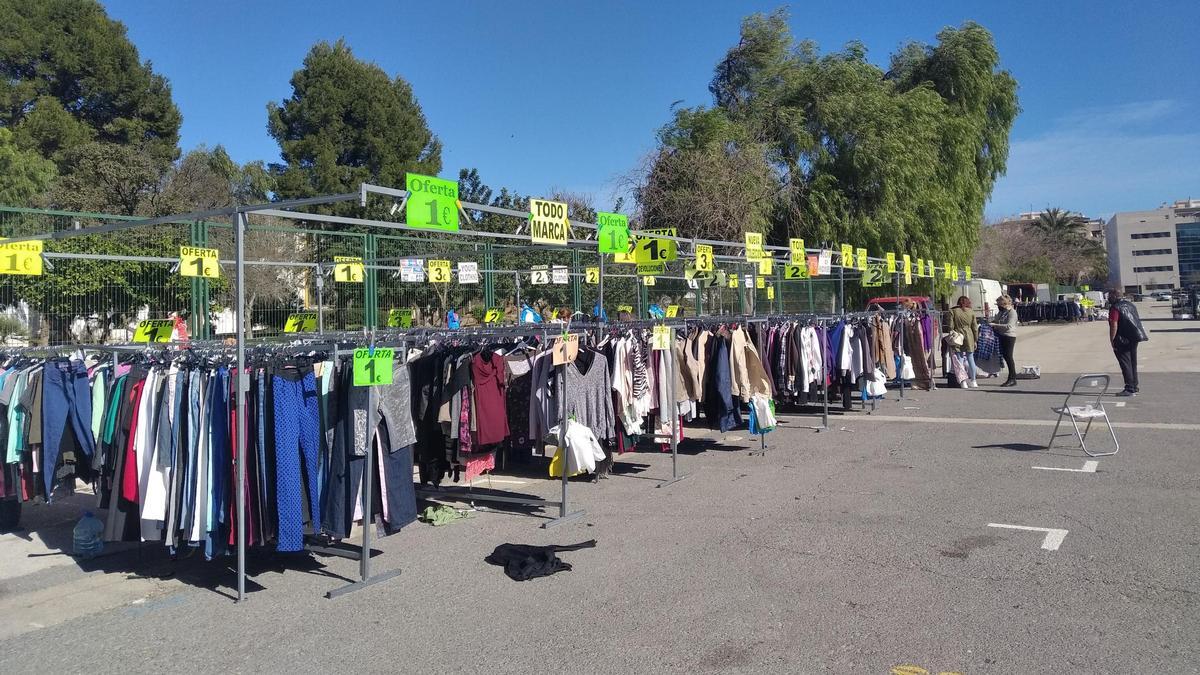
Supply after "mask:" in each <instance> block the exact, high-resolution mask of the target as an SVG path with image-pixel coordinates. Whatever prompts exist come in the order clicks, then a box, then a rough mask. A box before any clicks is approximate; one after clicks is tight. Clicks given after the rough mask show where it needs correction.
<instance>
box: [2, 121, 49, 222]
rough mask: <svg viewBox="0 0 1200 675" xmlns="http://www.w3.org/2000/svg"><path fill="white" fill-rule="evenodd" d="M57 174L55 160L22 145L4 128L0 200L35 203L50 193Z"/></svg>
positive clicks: (22, 203)
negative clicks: (23, 148)
mask: <svg viewBox="0 0 1200 675" xmlns="http://www.w3.org/2000/svg"><path fill="white" fill-rule="evenodd" d="M54 176H55V170H54V163H53V162H51V161H50V160H48V159H43V158H42V157H41V156H39V155H38V154H37V153H36V152H33V151H30V150H22V149H20V148H19V147H17V145H16V143H14V142H13V134H12V132H11V131H9V130H8V129H3V128H0V204H11V205H17V206H27V205H30V204H32V203H33V202H34V201H35V200H38V199H40V198H41V197H42V196H43V195H44V194H45V193H46V191H47V190H48V189H49V187H50V183H51V181H53V180H54Z"/></svg>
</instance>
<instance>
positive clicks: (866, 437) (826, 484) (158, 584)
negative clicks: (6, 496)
mask: <svg viewBox="0 0 1200 675" xmlns="http://www.w3.org/2000/svg"><path fill="white" fill-rule="evenodd" d="M1070 379H1071V378H1070V377H1069V376H1057V375H1056V376H1047V377H1045V378H1043V379H1042V380H1039V381H1037V382H1033V383H1023V386H1022V388H1021V389H1019V390H1018V392H1023V391H1030V390H1034V391H1044V392H1051V391H1062V390H1063V389H1064V387H1066V386H1068V385H1069V381H1070ZM1189 388H1190V389H1191V390H1192V391H1191V395H1190V396H1189V395H1187V392H1188V390H1189ZM1195 389H1196V387H1195V380H1194V376H1191V377H1189V376H1172V375H1157V374H1155V375H1148V376H1147V377H1146V378H1145V383H1144V384H1143V391H1144V392H1146V393H1145V394H1144V395H1143V396H1141V397H1138V398H1136V399H1134V400H1132V401H1129V402H1128V405H1127V406H1126V407H1124V408H1113V409H1112V410H1113V417H1114V419H1115V421H1117V422H1118V423H1129V422H1144V421H1145V420H1147V419H1150V417H1148V415H1149V413H1150V412H1151V411H1153V413H1154V416H1153V419H1163V420H1187V422H1179V423H1177V424H1184V423H1187V424H1190V425H1191V426H1190V427H1188V428H1181V427H1179V426H1172V427H1167V428H1157V427H1151V426H1141V427H1136V428H1120V429H1118V435H1119V437H1120V439H1121V442H1122V451H1121V453H1120V454H1118V455H1115V456H1112V457H1105V458H1100V459H1098V460H1096V461H1097V462H1098V465H1097V467H1096V471H1095V473H1082V472H1066V471H1047V470H1039V469H1033V468H1032V467H1033V466H1051V467H1061V468H1080V467H1082V466H1084V461H1085V460H1086V459H1087V458H1086V457H1085V456H1084V455H1083V454H1082V453H1081V452H1080V451H1078V450H1070V449H1067V448H1059V449H1054V450H1049V451H1047V450H1044V449H1039V447H1038V446H1041V445H1043V444H1044V443H1045V440H1046V438H1047V437H1048V435H1049V433H1050V427H1048V426H1045V425H1044V424H1042V425H1032V424H1025V425H1019V424H1016V423H1014V422H1012V421H1010V420H1021V421H1026V422H1035V421H1040V422H1043V423H1044V422H1045V421H1046V420H1051V419H1052V415H1051V414H1050V413H1049V410H1048V407H1047V402H1048V401H1051V400H1055V399H1057V398H1058V396H1057V395H1051V394H1049V393H1008V392H1006V393H1003V394H1001V393H999V390H997V391H992V390H991V388H990V386H989V382H986V381H985V382H984V388H983V389H981V390H971V391H967V392H964V391H962V390H951V389H940V390H938V391H935V392H921V393H919V394H913V395H911V396H910V397H909V398H906V399H905V401H904V402H901V401H899V400H898V396H897V395H896V394H895V393H894V392H893V393H892V394H891V395H889V397H888V400H886V401H884V402H882V403H881V405H880V406H879V407H878V409H877V411H876V413H875V414H873V415H866V414H863V413H854V414H851V415H845V416H840V417H836V418H834V419H833V420H832V423H831V430H829V431H824V432H815V431H813V430H811V429H807V428H804V425H809V424H812V423H813V422H814V419H813V418H811V417H800V416H796V415H791V414H787V413H784V414H783V415H782V416H781V419H782V420H783V421H784V422H786V423H784V424H781V425H780V427H779V428H778V429H777V430H776V431H774V432H772V433H770V434H769V435H768V436H767V442H768V451H767V454H766V455H765V456H756V455H751V454H750V451H751V450H754V449H756V448H757V447H758V442H757V440H758V439H757V438H756V437H750V436H748V435H747V434H746V433H745V432H732V433H730V434H726V435H724V436H721V435H719V434H710V433H708V432H705V431H702V430H693V429H689V431H688V435H689V437H690V440H689V441H688V443H687V444H685V447H684V452H683V453H682V454H681V456H680V459H679V463H680V467H681V469H682V471H683V472H685V473H687V474H688V477H687V478H686V479H685V480H683V481H680V482H678V483H675V484H673V485H670V486H667V487H665V488H661V489H660V488H658V487H656V486H657V485H659V484H660V482H661V481H662V479H665V478H668V477H669V476H670V457H669V455H664V454H662V453H658V452H647V453H636V454H629V455H625V456H623V457H621V458H620V460H619V462H618V473H617V475H614V476H613V477H612V478H610V479H607V480H602V481H599V482H598V483H591V482H588V481H586V480H573V481H572V482H571V485H570V488H571V499H572V500H573V501H574V503H575V504H576V505H578V506H579V507H582V508H585V509H586V515H585V517H584V518H583V519H581V520H580V521H578V522H575V523H569V524H564V525H561V526H559V527H557V528H554V529H549V530H545V529H540V528H539V527H538V525H539V524H540V522H542V518H539V517H537V516H530V515H520V514H507V513H494V512H491V513H485V512H476V513H473V514H472V516H471V517H470V518H469V519H467V520H466V521H463V522H459V523H456V524H453V525H449V526H446V527H438V528H435V527H431V526H427V525H423V524H419V523H415V524H413V525H411V526H409V527H407V528H405V529H404V530H403V531H402V532H401V533H399V534H397V535H395V536H392V537H388V538H385V539H383V540H380V541H379V542H378V546H377V549H378V550H379V551H380V554H379V555H377V556H376V557H375V558H374V560H373V565H374V568H375V570H376V571H385V570H390V569H397V568H398V569H400V570H402V573H401V574H400V576H398V577H396V578H393V579H390V580H388V581H385V582H383V583H380V584H378V585H375V586H372V587H369V588H365V589H363V590H360V591H358V592H356V593H352V594H350V595H346V596H343V597H341V598H337V599H334V600H327V599H325V598H324V594H325V592H327V591H329V590H332V589H335V588H338V587H340V586H342V585H344V584H345V583H346V582H347V581H350V580H352V579H354V578H356V576H357V571H358V564H357V562H355V561H352V560H345V559H340V558H334V557H320V556H316V557H310V556H306V555H301V556H291V557H289V556H281V555H270V554H266V553H261V552H256V553H254V554H253V555H252V557H251V564H250V566H249V567H250V571H251V574H252V577H251V579H250V580H249V582H248V589H249V590H250V593H249V599H248V600H247V601H246V602H245V603H242V604H240V605H239V604H235V603H234V602H232V600H231V599H230V593H231V592H232V589H231V586H232V584H233V576H232V574H231V573H230V565H231V564H232V562H231V561H222V562H204V561H202V560H201V561H197V560H187V561H183V562H177V563H176V562H171V561H169V560H167V559H166V557H165V555H164V553H163V551H162V550H161V547H158V546H151V545H147V546H141V547H139V546H132V547H128V548H129V550H126V551H124V552H120V553H115V554H113V555H109V556H106V557H105V558H102V559H99V560H97V561H93V562H90V563H80V564H77V563H75V562H73V561H71V560H70V559H65V560H60V561H59V562H58V563H57V564H54V565H52V566H46V567H43V568H40V569H38V570H36V571H32V572H28V573H25V574H22V575H20V576H16V577H6V578H5V579H4V581H3V582H0V583H2V584H3V585H2V586H0V616H4V617H5V618H4V619H3V623H0V631H3V632H0V635H2V636H3V642H2V643H0V645H2V648H0V671H2V672H19V670H23V669H24V668H27V667H28V666H29V664H30V663H37V664H38V667H39V668H42V669H46V670H48V671H49V672H78V671H82V670H88V671H90V672H115V671H123V672H129V671H134V672H154V671H157V672H162V671H164V670H168V669H175V668H179V667H181V664H183V663H186V664H187V667H188V668H189V669H191V670H197V671H201V672H217V671H234V672H244V671H265V672H282V671H285V670H290V671H295V672H313V671H317V670H325V669H334V668H353V669H356V670H362V671H370V672H413V671H418V670H421V671H428V670H435V669H436V670H438V671H443V672H481V671H488V672H678V671H705V672H712V671H742V672H863V673H871V672H877V673H886V672H889V670H890V669H891V668H893V667H895V666H900V665H913V666H919V667H922V668H925V669H928V670H929V672H934V673H936V672H1005V673H1011V672H1045V671H1050V670H1056V671H1068V672H1194V671H1195V670H1196V669H1197V668H1198V667H1200V648H1198V644H1200V632H1198V631H1197V630H1196V626H1197V625H1200V603H1198V601H1197V598H1198V597H1200V596H1198V593H1200V581H1198V580H1197V578H1196V574H1195V572H1196V562H1195V561H1196V559H1197V553H1198V552H1200V551H1198V547H1200V532H1197V525H1196V514H1197V507H1198V506H1200V503H1198V500H1197V487H1200V484H1198V483H1200V481H1198V480H1197V477H1196V474H1195V471H1194V467H1195V463H1196V462H1195V454H1196V452H1197V449H1196V443H1195V440H1194V439H1195V437H1196V434H1197V432H1198V431H1200V425H1197V424H1196V423H1195V422H1196V420H1195V401H1194V399H1195V397H1194V394H1195ZM918 399H919V400H918ZM1043 399H1044V400H1043ZM909 403H915V404H916V405H919V406H920V408H921V409H920V410H915V411H914V410H904V408H905V407H906V406H907V405H908V404H909ZM1135 406H1136V407H1135ZM984 410H986V411H989V412H990V414H983V413H981V411H984ZM918 413H919V414H920V415H923V416H929V415H931V414H932V415H938V416H942V417H945V418H947V419H958V420H959V422H957V423H930V422H925V421H900V420H897V419H894V418H897V417H902V416H904V415H916V414H918ZM989 417H991V418H997V419H995V420H994V421H986V422H982V423H977V422H970V423H962V422H961V420H963V419H979V418H989ZM999 418H1007V419H999ZM1093 439H1094V442H1096V443H1097V446H1096V449H1097V450H1099V449H1101V447H1100V441H1102V440H1106V439H1104V438H1103V437H1102V436H1100V434H1099V433H1098V432H1097V433H1095V434H1094V435H1093V436H1092V437H1089V440H1093ZM1065 440H1066V439H1064V441H1065ZM536 468H540V467H536ZM541 476H544V474H540V473H530V474H513V473H510V474H508V475H499V476H497V477H496V478H495V479H494V481H501V480H503V481H512V482H507V483H503V484H502V483H499V482H493V484H492V487H493V488H498V489H504V490H508V491H519V492H525V493H532V494H538V495H542V496H545V497H549V498H554V497H555V496H556V495H557V491H558V487H557V483H555V482H553V481H549V480H545V479H543V478H542V477H541ZM522 481H528V482H527V483H522ZM483 487H486V483H484V485H483ZM79 499H82V497H80V498H79ZM74 508H77V507H73V506H71V505H69V504H58V505H51V506H49V507H43V508H42V509H41V511H40V512H39V511H38V510H37V509H33V508H30V509H27V510H26V514H27V516H28V517H29V518H27V520H26V523H27V525H29V527H30V532H26V533H24V536H26V537H28V538H30V539H31V540H33V539H42V540H44V543H46V544H47V545H49V544H51V543H54V544H56V545H61V546H62V547H63V548H69V527H70V523H71V522H73V518H74V514H73V513H71V514H70V515H69V516H66V514H64V513H62V512H63V511H66V510H73V509H74ZM54 514H57V519H56V517H55V515H54ZM43 519H44V520H43ZM44 521H46V522H50V523H59V524H58V525H57V526H54V525H52V524H50V525H47V526H46V527H44V528H43V527H42V525H43V524H44ZM64 523H65V524H64ZM989 523H997V524H1009V525H1020V526H1029V527H1043V528H1058V529H1065V530H1067V534H1066V535H1065V538H1064V539H1063V540H1062V543H1061V545H1060V546H1059V548H1058V549H1057V550H1053V551H1051V550H1045V549H1043V548H1042V543H1043V539H1044V535H1043V533H1042V532H1035V531H1022V530H1012V529H1002V528H996V527H989V526H988V525H989ZM64 527H65V528H66V541H65V542H64V541H63V536H62V534H61V532H62V530H63V528H64ZM56 532H57V533H58V534H55V533H56ZM14 536H16V535H5V537H14ZM592 538H594V539H596V540H597V546H596V548H594V549H586V550H582V551H577V552H569V553H563V554H561V557H562V558H563V559H564V560H566V561H568V562H570V563H571V564H572V565H573V566H574V569H572V570H571V571H568V572H563V573H559V574H557V575H554V576H551V577H547V578H542V579H536V580H532V581H526V582H515V581H512V580H510V579H509V578H507V577H506V576H505V575H504V574H503V572H502V571H501V570H500V569H499V568H496V567H493V566H491V565H488V564H487V563H485V562H484V561H483V558H484V557H485V556H486V555H487V554H488V553H489V552H490V551H491V550H492V549H493V548H494V547H495V546H496V545H497V544H500V543H504V542H514V543H529V544H554V543H557V544H570V543H575V542H578V541H582V540H587V539H592ZM5 551H6V554H5V555H3V556H0V560H10V559H13V558H14V557H15V556H13V555H8V554H7V549H5ZM130 596H135V597H132V598H131V597H130ZM106 603H107V604H109V605H111V606H104V605H105V604H106ZM31 619H32V620H33V621H31ZM31 622H32V623H35V624H37V625H28V624H30V623H31Z"/></svg>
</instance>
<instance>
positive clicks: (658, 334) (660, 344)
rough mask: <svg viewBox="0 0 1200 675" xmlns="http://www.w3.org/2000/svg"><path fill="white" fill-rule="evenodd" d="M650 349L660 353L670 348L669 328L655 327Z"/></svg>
mask: <svg viewBox="0 0 1200 675" xmlns="http://www.w3.org/2000/svg"><path fill="white" fill-rule="evenodd" d="M651 343H652V349H654V350H655V351H662V350H665V349H670V348H671V327H670V326H655V327H654V332H653V334H652V336H651Z"/></svg>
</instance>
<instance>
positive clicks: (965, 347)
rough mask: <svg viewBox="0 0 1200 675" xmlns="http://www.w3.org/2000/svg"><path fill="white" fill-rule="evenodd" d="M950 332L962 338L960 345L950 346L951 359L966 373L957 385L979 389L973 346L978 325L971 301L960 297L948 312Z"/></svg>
mask: <svg viewBox="0 0 1200 675" xmlns="http://www.w3.org/2000/svg"><path fill="white" fill-rule="evenodd" d="M950 330H952V331H958V332H959V333H960V334H961V335H962V336H963V341H962V344H960V345H955V344H951V345H950V349H951V350H952V351H951V354H950V355H951V357H952V358H954V359H957V360H958V361H959V362H960V363H962V364H963V366H964V367H965V368H966V371H967V379H966V380H963V381H961V382H959V383H958V386H960V387H962V388H963V389H966V388H967V387H968V386H970V387H974V388H976V389H978V388H979V383H978V382H976V381H975V345H977V344H979V323H978V322H977V321H976V320H975V312H973V311H971V299H970V298H968V297H967V296H965V295H964V296H961V297H959V299H958V306H957V307H955V308H954V309H952V310H950Z"/></svg>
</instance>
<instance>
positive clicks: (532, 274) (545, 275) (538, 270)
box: [529, 265, 550, 286]
mask: <svg viewBox="0 0 1200 675" xmlns="http://www.w3.org/2000/svg"><path fill="white" fill-rule="evenodd" d="M529 283H531V284H533V285H534V286H544V285H546V284H548V283H550V268H549V267H547V266H546V265H535V266H533V267H531V268H530V269H529Z"/></svg>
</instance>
